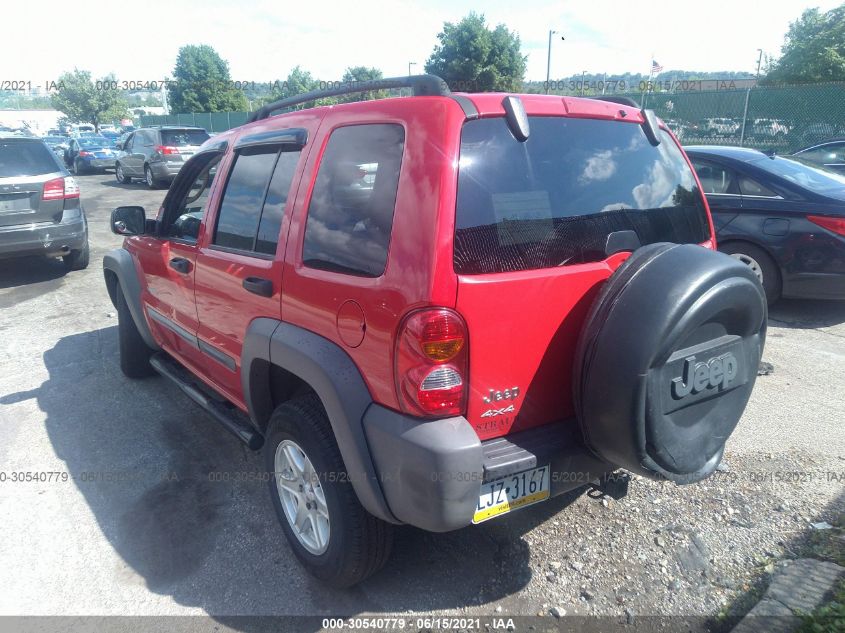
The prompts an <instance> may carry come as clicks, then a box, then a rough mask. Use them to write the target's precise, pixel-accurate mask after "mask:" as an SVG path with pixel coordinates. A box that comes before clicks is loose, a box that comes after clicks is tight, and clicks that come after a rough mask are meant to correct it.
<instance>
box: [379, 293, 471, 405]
mask: <svg viewBox="0 0 845 633" xmlns="http://www.w3.org/2000/svg"><path fill="white" fill-rule="evenodd" d="M467 361H468V355H467V328H466V324H465V323H464V320H463V319H462V318H461V317H460V315H458V314H457V313H456V312H454V311H453V310H448V309H446V308H428V309H424V310H419V311H417V312H412V313H411V314H409V315H408V316H407V317H405V319H404V321H403V322H402V325H401V326H400V328H399V338H398V340H397V343H396V360H395V375H396V387H397V392H398V393H397V395H398V398H399V403H400V406H401V407H402V410H403V411H404V412H405V413H407V414H409V415H414V416H423V417H446V416H450V415H461V414H463V413H464V411H465V410H466V399H467V391H468V384H467V383H468V374H467V364H468V362H467Z"/></svg>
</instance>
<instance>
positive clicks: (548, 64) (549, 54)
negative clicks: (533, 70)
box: [545, 31, 564, 94]
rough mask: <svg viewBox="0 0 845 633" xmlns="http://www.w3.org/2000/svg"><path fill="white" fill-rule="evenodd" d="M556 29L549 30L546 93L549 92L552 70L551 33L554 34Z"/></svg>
mask: <svg viewBox="0 0 845 633" xmlns="http://www.w3.org/2000/svg"><path fill="white" fill-rule="evenodd" d="M556 34H557V31H549V51H548V53H547V54H546V86H545V88H546V90H545V92H546V94H549V76H550V74H551V70H552V35H556ZM560 39H564V38H563V36H562V35H561V36H560Z"/></svg>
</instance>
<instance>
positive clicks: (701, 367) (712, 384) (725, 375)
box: [672, 352, 739, 400]
mask: <svg viewBox="0 0 845 633" xmlns="http://www.w3.org/2000/svg"><path fill="white" fill-rule="evenodd" d="M738 373H739V362H738V361H737V359H736V356H734V355H733V354H732V353H731V352H728V353H726V354H722V355H720V356H714V357H713V358H711V359H709V360H708V361H706V362H699V363H697V362H695V356H687V357H686V358H685V359H684V370H683V374H682V375H681V376H678V377H677V378H673V379H672V397H673V398H675V399H676V400H680V399H681V398H686V397H687V396H688V395H690V394H693V395H695V394H698V393H701V392H702V391H704V390H705V389H717V390H718V391H722V390H724V389H726V388H728V387H730V386H732V383H733V381H734V379H735V378H736V377H737V374H738Z"/></svg>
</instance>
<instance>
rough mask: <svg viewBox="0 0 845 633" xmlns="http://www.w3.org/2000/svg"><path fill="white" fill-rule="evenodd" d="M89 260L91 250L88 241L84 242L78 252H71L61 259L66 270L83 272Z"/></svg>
mask: <svg viewBox="0 0 845 633" xmlns="http://www.w3.org/2000/svg"><path fill="white" fill-rule="evenodd" d="M90 258H91V250H90V249H89V247H88V240H85V246H83V247H82V248H80V249H78V250H72V251H71V252H70V253H68V254H67V255H64V256H63V257H62V261H64V263H65V266H66V267H67V269H68V270H84V269H86V268H88V260H89V259H90Z"/></svg>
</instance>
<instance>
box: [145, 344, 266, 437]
mask: <svg viewBox="0 0 845 633" xmlns="http://www.w3.org/2000/svg"><path fill="white" fill-rule="evenodd" d="M150 365H152V366H153V369H155V370H156V371H157V372H158V373H160V374H161V375H162V376H164V377H165V378H167V379H168V380H170V381H172V382H173V383H175V384H176V386H177V387H179V389H181V390H182V391H183V392H185V394H186V395H187V396H188V397H189V398H190V399H191V400H193V401H194V402H196V403H197V404H198V405H199V406H201V407H202V408H203V409H205V411H206V412H208V413H209V414H210V415H211V417H213V418H214V419H215V420H216V421H217V422H219V423H220V424H222V425H223V428H225V429H226V430H227V431H229V432H230V433H231V434H232V435H234V436H235V437H237V438H238V439H239V440H240V441H242V442H243V443H244V444H246V445H247V446H248V447H249V448H250V449H252V450H254V451H255V450H258V449H259V448H261V445H262V444H264V437H263V436H262V435H261V434H260V433H259V432H258V431H256V430H255V429H254V428H252V426H251V425H250V424H249V422H247V421H246V420H245V419H244V416H243V414H242V413H240V411H238V410H237V408H235V407H234V406H232V405H231V404H229V403H228V402H226V401H220V400H215V399H214V398H212V397H211V396H209V395H208V394H207V393H206V392H205V390H207V389H208V387H206V386H205V385H204V384H201V383H200V381H199V380H198V379H196V378H194V377H193V376H192V375H191V374H190V372H188V370H187V369H185V368H184V367H182V366H181V365H180V364H179V363H177V362H176V361H174V360H173V359H171V358H170V357H169V356H167V355H165V354H163V353H161V352H158V353H156V354H153V355H152V356H151V357H150Z"/></svg>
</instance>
